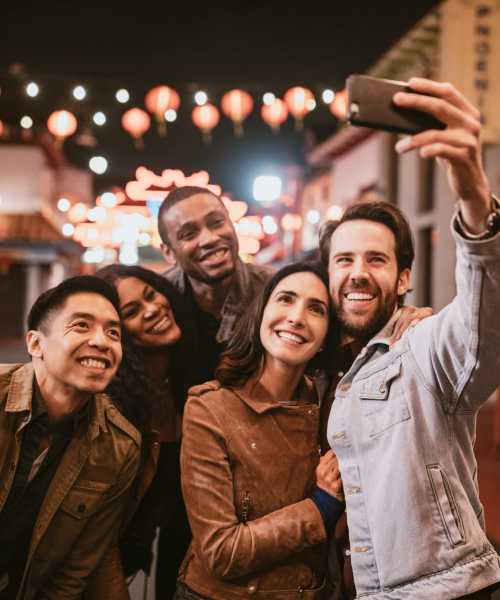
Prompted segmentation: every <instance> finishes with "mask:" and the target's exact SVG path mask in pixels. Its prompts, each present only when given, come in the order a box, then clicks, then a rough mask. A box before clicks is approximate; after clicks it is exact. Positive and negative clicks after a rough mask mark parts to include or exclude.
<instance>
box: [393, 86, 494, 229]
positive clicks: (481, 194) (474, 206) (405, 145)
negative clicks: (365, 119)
mask: <svg viewBox="0 0 500 600" xmlns="http://www.w3.org/2000/svg"><path fill="white" fill-rule="evenodd" d="M408 85H409V87H410V88H411V89H412V90H415V92H418V93H417V94H412V93H405V92H399V93H397V94H396V95H395V96H394V103H395V104H397V105H398V106H401V107H405V108H413V109H416V110H421V111H424V112H427V113H430V114H432V115H433V116H435V117H436V118H437V119H439V120H440V121H442V122H443V123H445V124H446V128H445V129H443V130H435V129H430V130H427V131H424V132H422V133H419V134H416V135H413V136H410V137H407V138H404V139H402V140H400V141H399V142H398V143H397V144H396V151H397V152H399V153H400V154H402V153H405V152H408V151H410V150H416V149H418V151H419V153H420V156H421V157H422V158H436V159H438V161H439V162H440V163H441V164H442V165H443V166H444V167H445V169H446V172H447V175H448V181H449V183H450V186H451V188H452V190H453V191H454V192H455V194H456V195H457V196H458V198H459V199H460V211H461V213H462V218H463V220H464V222H465V224H466V226H467V228H468V229H469V230H470V232H471V233H480V232H482V231H484V230H485V229H486V227H487V221H486V220H487V217H488V215H489V214H490V212H491V190H490V185H489V183H488V180H487V178H486V174H485V172H484V168H483V163H482V158H481V140H480V134H481V113H480V112H479V111H478V110H477V108H475V107H474V106H473V105H472V104H471V103H470V102H469V100H467V98H465V96H464V95H463V94H462V93H461V92H459V91H458V90H457V89H456V88H455V87H454V86H453V85H451V84H450V83H439V82H436V81H431V80H429V79H422V78H419V77H414V78H412V79H410V80H409V82H408Z"/></svg>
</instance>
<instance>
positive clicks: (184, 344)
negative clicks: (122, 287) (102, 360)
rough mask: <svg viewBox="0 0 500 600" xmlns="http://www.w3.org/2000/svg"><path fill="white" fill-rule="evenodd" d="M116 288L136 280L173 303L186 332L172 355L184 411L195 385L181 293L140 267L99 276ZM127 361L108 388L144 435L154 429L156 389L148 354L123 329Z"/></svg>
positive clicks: (172, 377) (174, 385)
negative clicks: (147, 367)
mask: <svg viewBox="0 0 500 600" xmlns="http://www.w3.org/2000/svg"><path fill="white" fill-rule="evenodd" d="M95 275H96V277H99V278H101V279H103V280H104V281H106V282H108V283H109V284H111V285H112V286H114V287H115V288H116V287H117V286H118V283H119V281H121V280H122V279H127V278H129V277H136V278H137V279H140V280H141V281H144V282H145V283H147V284H148V285H150V286H151V287H152V288H154V289H155V290H156V291H157V292H159V293H160V294H162V295H163V296H165V298H166V299H167V300H168V301H169V303H170V306H171V307H172V311H173V313H174V317H175V320H176V322H177V324H178V325H179V327H180V330H181V332H182V336H181V339H180V340H179V341H178V342H177V343H175V344H173V345H172V347H171V353H170V369H169V370H170V376H169V379H170V383H171V387H172V391H173V394H174V397H175V401H176V403H177V406H178V408H179V410H180V411H182V409H183V407H184V401H185V398H186V396H187V390H188V388H189V387H190V386H191V385H192V383H193V382H192V381H191V379H190V374H189V370H188V361H187V357H189V356H190V346H191V344H192V343H193V342H192V340H193V333H192V319H190V318H189V315H188V314H187V311H186V309H185V306H184V305H183V303H182V300H181V297H180V294H179V292H178V291H177V290H176V289H175V287H174V286H173V285H172V283H170V281H168V280H167V279H165V277H162V276H161V275H158V273H155V272H154V271H150V270H149V269H144V268H143V267H138V266H130V267H129V266H125V265H108V266H107V267H103V268H102V269H100V270H99V271H97V273H96V274H95ZM122 345H123V358H122V362H121V364H120V367H119V368H118V372H117V374H116V376H115V377H114V379H113V380H112V382H111V383H110V385H109V386H108V388H107V390H106V391H107V393H108V394H109V395H110V396H111V398H112V399H113V402H114V403H115V404H116V405H117V407H118V408H119V409H120V411H121V412H122V413H123V414H124V416H125V417H127V419H128V420H129V421H130V422H131V423H133V424H134V425H135V426H136V427H137V428H138V429H139V431H141V432H145V431H146V430H147V429H148V427H149V426H150V422H151V410H152V399H153V394H154V390H153V385H152V382H151V379H150V377H149V376H148V375H147V373H146V370H145V368H144V364H143V360H144V356H143V355H144V351H143V349H141V348H140V347H138V346H137V345H136V344H134V342H133V339H132V337H131V336H130V334H129V333H128V332H127V330H126V328H123V336H122Z"/></svg>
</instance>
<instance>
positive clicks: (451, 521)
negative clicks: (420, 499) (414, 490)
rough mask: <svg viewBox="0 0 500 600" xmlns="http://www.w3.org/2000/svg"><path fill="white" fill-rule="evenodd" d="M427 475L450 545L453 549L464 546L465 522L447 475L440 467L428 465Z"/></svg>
mask: <svg viewBox="0 0 500 600" xmlns="http://www.w3.org/2000/svg"><path fill="white" fill-rule="evenodd" d="M427 473H428V475H429V480H430V483H431V488H432V492H433V494H434V499H435V501H436V504H437V507H438V510H439V514H440V515H441V521H442V523H443V527H444V530H445V532H446V535H447V537H448V540H449V541H450V544H451V545H452V546H453V547H455V546H459V545H460V544H464V543H465V531H464V525H463V521H462V518H461V516H460V512H459V510H458V504H457V503H456V501H455V497H454V495H453V490H452V489H451V485H450V482H449V481H448V478H447V477H446V473H445V472H444V471H443V470H442V469H441V467H440V466H439V465H427Z"/></svg>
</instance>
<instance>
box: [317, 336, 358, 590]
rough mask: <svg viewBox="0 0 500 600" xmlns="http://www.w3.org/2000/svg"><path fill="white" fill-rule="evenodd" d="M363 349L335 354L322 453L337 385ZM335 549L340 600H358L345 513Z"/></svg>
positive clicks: (324, 407)
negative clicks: (339, 574)
mask: <svg viewBox="0 0 500 600" xmlns="http://www.w3.org/2000/svg"><path fill="white" fill-rule="evenodd" d="M361 348H362V344H360V343H357V342H354V341H352V342H349V343H346V344H342V345H341V346H340V348H339V349H338V351H336V352H335V354H334V358H333V361H332V363H331V364H330V365H329V368H328V378H329V381H330V385H329V388H328V392H327V394H325V396H324V397H323V399H322V402H321V406H320V424H319V431H320V445H321V451H322V452H323V453H324V452H326V451H327V450H329V449H330V445H329V443H328V439H327V435H326V432H327V428H328V417H329V415H330V411H331V409H332V405H333V401H334V400H335V390H336V388H337V384H338V382H339V381H340V380H341V379H342V377H343V376H344V373H347V371H348V370H349V369H350V368H351V365H352V363H353V362H354V359H355V358H356V356H357V355H358V353H359V351H360V350H361ZM334 410H335V409H334ZM335 547H336V549H337V558H338V561H339V567H340V572H341V574H342V576H341V592H340V594H341V595H340V598H341V599H342V600H354V598H356V588H355V587H354V576H353V573H352V567H351V558H350V555H349V529H348V527H347V516H346V513H345V511H344V512H343V513H342V515H341V516H340V518H339V520H338V521H337V524H336V526H335Z"/></svg>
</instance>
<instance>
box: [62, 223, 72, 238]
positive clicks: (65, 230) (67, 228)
mask: <svg viewBox="0 0 500 600" xmlns="http://www.w3.org/2000/svg"><path fill="white" fill-rule="evenodd" d="M61 231H62V234H63V235H64V237H71V236H72V235H73V234H74V233H75V226H74V225H72V224H71V223H64V225H63V226H62V227H61Z"/></svg>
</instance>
